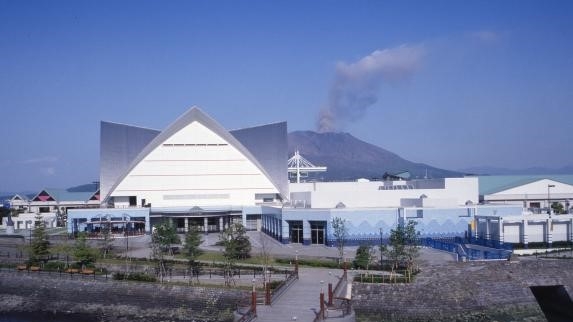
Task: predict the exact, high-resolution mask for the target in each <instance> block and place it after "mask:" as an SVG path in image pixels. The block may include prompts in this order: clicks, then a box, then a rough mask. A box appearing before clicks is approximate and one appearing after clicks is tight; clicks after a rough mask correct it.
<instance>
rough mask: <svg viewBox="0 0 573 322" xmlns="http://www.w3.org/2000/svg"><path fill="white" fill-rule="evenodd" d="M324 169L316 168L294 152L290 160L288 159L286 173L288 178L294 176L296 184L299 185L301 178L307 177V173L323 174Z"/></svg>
mask: <svg viewBox="0 0 573 322" xmlns="http://www.w3.org/2000/svg"><path fill="white" fill-rule="evenodd" d="M325 171H326V167H317V166H315V165H314V164H312V163H310V161H308V160H307V159H305V158H303V157H302V155H300V153H298V150H296V151H295V152H294V155H293V156H292V158H290V159H288V173H289V177H290V176H296V183H300V178H301V177H307V176H308V173H309V172H325Z"/></svg>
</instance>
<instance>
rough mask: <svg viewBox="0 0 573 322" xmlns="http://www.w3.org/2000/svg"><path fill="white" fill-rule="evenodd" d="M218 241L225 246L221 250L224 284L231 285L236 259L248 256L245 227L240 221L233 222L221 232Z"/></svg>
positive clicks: (247, 239)
mask: <svg viewBox="0 0 573 322" xmlns="http://www.w3.org/2000/svg"><path fill="white" fill-rule="evenodd" d="M219 242H220V243H221V244H222V245H223V247H225V249H224V252H223V257H224V258H225V264H224V266H225V267H224V270H225V272H224V275H225V285H226V286H231V285H232V284H234V283H235V281H234V277H233V269H234V267H235V264H236V262H237V260H239V259H245V258H248V257H249V256H250V252H251V241H250V240H249V238H248V237H247V231H246V229H245V227H244V226H243V225H242V224H240V223H234V224H231V225H230V226H229V227H228V228H227V229H225V230H223V231H222V232H221V234H220V235H219Z"/></svg>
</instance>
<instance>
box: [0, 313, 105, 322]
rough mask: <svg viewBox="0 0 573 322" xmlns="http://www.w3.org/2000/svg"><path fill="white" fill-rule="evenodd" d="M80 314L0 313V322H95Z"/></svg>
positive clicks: (91, 318)
mask: <svg viewBox="0 0 573 322" xmlns="http://www.w3.org/2000/svg"><path fill="white" fill-rule="evenodd" d="M96 321H97V320H96V319H94V318H93V317H89V316H85V315H80V314H64V313H62V314H51V313H44V312H42V313H40V312H18V313H0V322H96Z"/></svg>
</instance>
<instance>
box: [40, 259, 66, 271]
mask: <svg viewBox="0 0 573 322" xmlns="http://www.w3.org/2000/svg"><path fill="white" fill-rule="evenodd" d="M65 267H66V263H64V262H60V261H55V262H47V263H46V264H44V270H45V271H60V270H62V271H63V270H64V268H65Z"/></svg>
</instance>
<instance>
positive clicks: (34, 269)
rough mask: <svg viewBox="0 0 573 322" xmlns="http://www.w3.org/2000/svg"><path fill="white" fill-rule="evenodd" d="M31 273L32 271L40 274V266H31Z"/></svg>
mask: <svg viewBox="0 0 573 322" xmlns="http://www.w3.org/2000/svg"><path fill="white" fill-rule="evenodd" d="M30 271H32V272H39V271H40V266H30Z"/></svg>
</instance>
